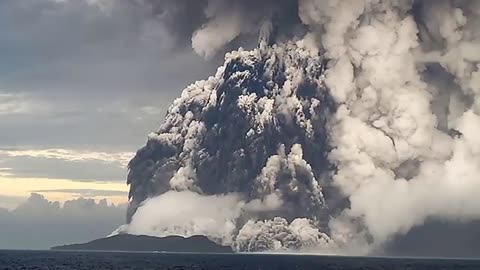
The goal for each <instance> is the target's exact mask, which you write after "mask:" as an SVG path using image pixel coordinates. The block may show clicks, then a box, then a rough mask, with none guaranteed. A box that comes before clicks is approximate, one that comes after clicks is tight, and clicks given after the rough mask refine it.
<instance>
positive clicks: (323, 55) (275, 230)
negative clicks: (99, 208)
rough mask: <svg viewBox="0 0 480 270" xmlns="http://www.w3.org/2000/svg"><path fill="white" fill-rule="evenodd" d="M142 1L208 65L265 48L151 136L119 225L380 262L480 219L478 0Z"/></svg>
mask: <svg viewBox="0 0 480 270" xmlns="http://www.w3.org/2000/svg"><path fill="white" fill-rule="evenodd" d="M141 3H142V4H144V5H148V6H150V7H151V9H152V16H155V18H156V19H158V20H159V21H160V22H162V23H164V25H165V26H166V27H167V28H169V29H170V32H172V33H175V34H176V35H177V39H178V42H186V41H188V42H189V43H191V45H192V47H193V49H194V50H195V51H196V52H197V53H198V54H200V55H202V56H204V57H206V58H211V57H212V56H214V55H215V54H217V53H219V52H222V51H223V50H226V49H228V48H229V47H231V46H235V45H237V44H243V43H245V44H247V45H248V44H250V43H251V41H252V40H257V37H258V36H260V38H258V46H257V47H256V48H254V49H252V50H244V49H242V48H240V49H238V50H235V51H232V52H229V53H227V54H226V56H225V63H224V64H223V65H222V66H221V67H220V68H218V70H217V72H216V74H215V75H213V76H211V77H210V78H208V79H206V80H203V81H197V82H195V83H193V84H192V85H190V86H188V87H187V88H186V89H185V90H184V91H183V93H182V95H181V97H179V98H178V99H176V100H175V101H174V103H173V104H172V105H171V107H170V108H169V110H168V113H167V115H166V117H165V122H164V123H163V124H162V126H161V127H160V129H159V130H158V131H157V132H155V133H152V134H150V135H149V136H148V141H147V144H146V145H145V146H144V147H143V148H142V149H140V150H138V152H137V154H136V156H135V157H134V158H133V159H132V161H131V162H130V165H129V168H130V172H129V175H128V184H129V185H130V205H129V211H128V224H127V225H125V226H123V227H121V228H120V229H119V231H121V232H128V233H133V234H151V235H157V236H165V235H170V234H179V235H184V236H190V235H195V234H202V235H206V236H208V237H209V238H211V239H212V240H215V241H217V242H219V243H223V244H228V245H232V246H233V247H235V248H236V249H237V250H240V251H262V250H286V249H291V250H298V249H315V250H323V251H327V250H335V252H338V250H355V251H354V252H367V251H368V250H370V249H372V248H378V247H380V246H382V245H383V244H385V243H386V242H388V241H389V240H391V239H392V238H393V237H395V236H396V235H399V234H405V233H407V232H408V231H410V230H411V229H412V228H413V227H414V226H417V225H421V224H423V223H424V222H425V221H427V220H429V219H440V220H447V221H470V220H475V219H479V218H480V211H479V210H478V205H479V203H480V197H479V196H478V194H480V178H479V175H480V136H479V135H478V134H480V64H479V61H480V31H479V30H478V29H480V2H478V1H473V0H472V1H468V0H464V1H448V0H440V1H408V0H396V1H395V0H390V1H388V0H383V1H382V0H362V1H358V0H336V1H335V0H298V1H297V0H282V1H273V0H272V1H250V0H236V1H222V0H209V1H185V0H183V1H178V0H174V1H173V0H172V1H141ZM359 250H360V251H359ZM352 252H353V251H352Z"/></svg>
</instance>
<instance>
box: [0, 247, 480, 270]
mask: <svg viewBox="0 0 480 270" xmlns="http://www.w3.org/2000/svg"><path fill="white" fill-rule="evenodd" d="M0 269H1V270H4V269H5V270H6V269H22V270H27V269H32V270H33V269H35V270H39V269H48V270H55V269H59V270H60V269H61V270H64V269H80V270H87V269H88V270H93V269H102V270H103V269H105V270H108V269H115V270H121V269H144V270H145V269H162V270H163V269H171V270H181V269H198V270H215V269H231V270H237V269H238V270H270V269H271V270H274V269H275V270H277V269H279V270H280V269H282V270H293V269H315V270H480V261H479V260H454V259H448V260H446V259H404V258H357V257H325V256H303V255H258V254H254V255H243V254H232V255H216V254H208V255H207V254H167V253H112V252H98V253H94V252H48V251H0Z"/></svg>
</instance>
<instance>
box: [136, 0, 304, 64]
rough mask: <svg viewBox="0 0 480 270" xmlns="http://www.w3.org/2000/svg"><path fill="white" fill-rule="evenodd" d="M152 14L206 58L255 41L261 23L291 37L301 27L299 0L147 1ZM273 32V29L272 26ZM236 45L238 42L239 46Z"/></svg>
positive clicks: (184, 42) (186, 44) (184, 43)
mask: <svg viewBox="0 0 480 270" xmlns="http://www.w3.org/2000/svg"><path fill="white" fill-rule="evenodd" d="M140 3H142V4H143V5H146V6H148V7H150V9H151V11H152V12H151V15H152V16H153V17H154V18H155V19H156V20H157V21H158V22H159V23H160V24H161V25H162V26H163V27H165V29H166V30H167V31H168V32H169V33H170V34H171V35H172V36H173V37H175V39H176V41H177V44H180V45H183V46H192V48H193V49H194V51H195V52H196V53H198V54H199V55H201V56H203V57H205V58H212V57H213V56H215V55H216V54H217V53H219V52H223V51H224V50H225V48H226V47H228V45H232V43H236V44H243V45H245V44H251V41H252V40H255V41H256V39H257V36H258V33H259V31H260V28H259V25H263V24H265V23H269V22H272V21H273V22H274V23H275V27H276V28H277V29H278V30H276V31H278V32H279V33H281V34H282V35H285V36H291V35H292V34H293V33H294V32H295V31H299V30H298V29H296V28H297V27H300V26H301V24H300V20H299V18H298V16H297V12H296V9H297V7H298V5H297V1H296V0H280V1H278V0H277V1H275V0H265V1H255V0H234V1H225V0H199V1H189V0H167V1H155V0H143V1H140ZM272 31H273V29H272ZM236 44H235V45H236Z"/></svg>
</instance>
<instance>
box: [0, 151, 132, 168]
mask: <svg viewBox="0 0 480 270" xmlns="http://www.w3.org/2000/svg"><path fill="white" fill-rule="evenodd" d="M1 155H3V156H7V157H31V158H46V159H59V160H66V161H99V162H103V163H109V164H119V165H121V166H123V167H126V166H127V164H128V162H129V161H130V159H131V158H132V157H133V155H134V153H132V152H95V151H87V150H71V149H3V150H0V156H1ZM7 172H8V171H7ZM0 173H1V170H0Z"/></svg>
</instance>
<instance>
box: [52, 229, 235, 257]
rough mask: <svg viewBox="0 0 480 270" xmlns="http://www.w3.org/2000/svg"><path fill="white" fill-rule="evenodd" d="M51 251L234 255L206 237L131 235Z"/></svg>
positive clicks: (121, 235)
mask: <svg viewBox="0 0 480 270" xmlns="http://www.w3.org/2000/svg"><path fill="white" fill-rule="evenodd" d="M51 250H82V251H90V250H92V251H137V252H154V251H158V252H198V253H233V250H232V248H231V247H226V246H221V245H218V244H216V243H214V242H212V241H210V240H209V239H208V238H207V237H205V236H192V237H188V238H183V237H181V236H167V237H152V236H145V235H131V234H119V235H115V236H111V237H107V238H101V239H97V240H93V241H91V242H88V243H84V244H73V245H63V246H58V247H52V248H51Z"/></svg>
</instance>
